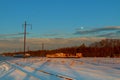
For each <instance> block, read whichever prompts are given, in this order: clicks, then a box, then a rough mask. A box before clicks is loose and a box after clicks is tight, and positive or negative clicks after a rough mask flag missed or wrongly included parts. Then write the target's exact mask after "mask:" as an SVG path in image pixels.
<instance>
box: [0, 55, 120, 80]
mask: <svg viewBox="0 0 120 80" xmlns="http://www.w3.org/2000/svg"><path fill="white" fill-rule="evenodd" d="M3 59H4V58H1V57H0V60H1V61H0V80H120V58H42V57H34V58H26V59H24V58H6V59H4V60H3Z"/></svg>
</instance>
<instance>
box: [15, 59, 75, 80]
mask: <svg viewBox="0 0 120 80" xmlns="http://www.w3.org/2000/svg"><path fill="white" fill-rule="evenodd" d="M47 63H48V62H47V61H46V62H45V63H44V65H45V64H47ZM15 65H18V66H20V67H22V68H23V66H27V65H23V64H18V63H15ZM27 67H29V68H31V69H32V70H34V71H39V72H41V73H44V74H48V75H50V76H55V77H58V78H61V79H64V80H74V79H73V78H70V77H68V76H65V75H61V74H58V73H57V74H54V73H51V72H47V71H44V70H39V69H36V68H34V67H30V66H27Z"/></svg>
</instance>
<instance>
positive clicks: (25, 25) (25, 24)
mask: <svg viewBox="0 0 120 80" xmlns="http://www.w3.org/2000/svg"><path fill="white" fill-rule="evenodd" d="M27 25H30V26H31V28H32V25H31V24H27V23H26V21H25V23H24V56H25V51H26V27H27Z"/></svg>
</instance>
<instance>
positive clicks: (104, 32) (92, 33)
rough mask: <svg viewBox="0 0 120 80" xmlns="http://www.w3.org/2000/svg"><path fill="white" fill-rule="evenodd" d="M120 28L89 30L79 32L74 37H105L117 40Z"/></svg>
mask: <svg viewBox="0 0 120 80" xmlns="http://www.w3.org/2000/svg"><path fill="white" fill-rule="evenodd" d="M119 34H120V26H112V27H103V28H96V29H91V30H79V31H76V32H75V33H74V35H79V36H82V37H83V36H88V37H105V38H119V37H120V36H119Z"/></svg>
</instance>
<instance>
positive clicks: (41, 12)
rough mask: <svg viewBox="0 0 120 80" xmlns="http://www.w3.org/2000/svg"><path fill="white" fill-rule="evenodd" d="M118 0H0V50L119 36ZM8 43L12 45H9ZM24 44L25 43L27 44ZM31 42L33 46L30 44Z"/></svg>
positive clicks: (47, 46)
mask: <svg viewBox="0 0 120 80" xmlns="http://www.w3.org/2000/svg"><path fill="white" fill-rule="evenodd" d="M119 4H120V0H0V52H9V51H14V50H15V48H16V50H18V49H19V50H20V49H21V50H22V46H23V31H24V22H25V21H26V22H27V24H31V25H32V28H31V26H30V25H28V26H27V44H28V45H29V46H30V47H31V49H41V47H40V46H41V43H46V49H48V48H52V49H53V48H59V47H63V46H76V45H80V44H81V43H83V42H85V43H89V42H93V41H99V40H100V39H104V38H119V37H120V5H119ZM11 45H12V46H11ZM28 45H27V46H28ZM33 46H34V47H33Z"/></svg>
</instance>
